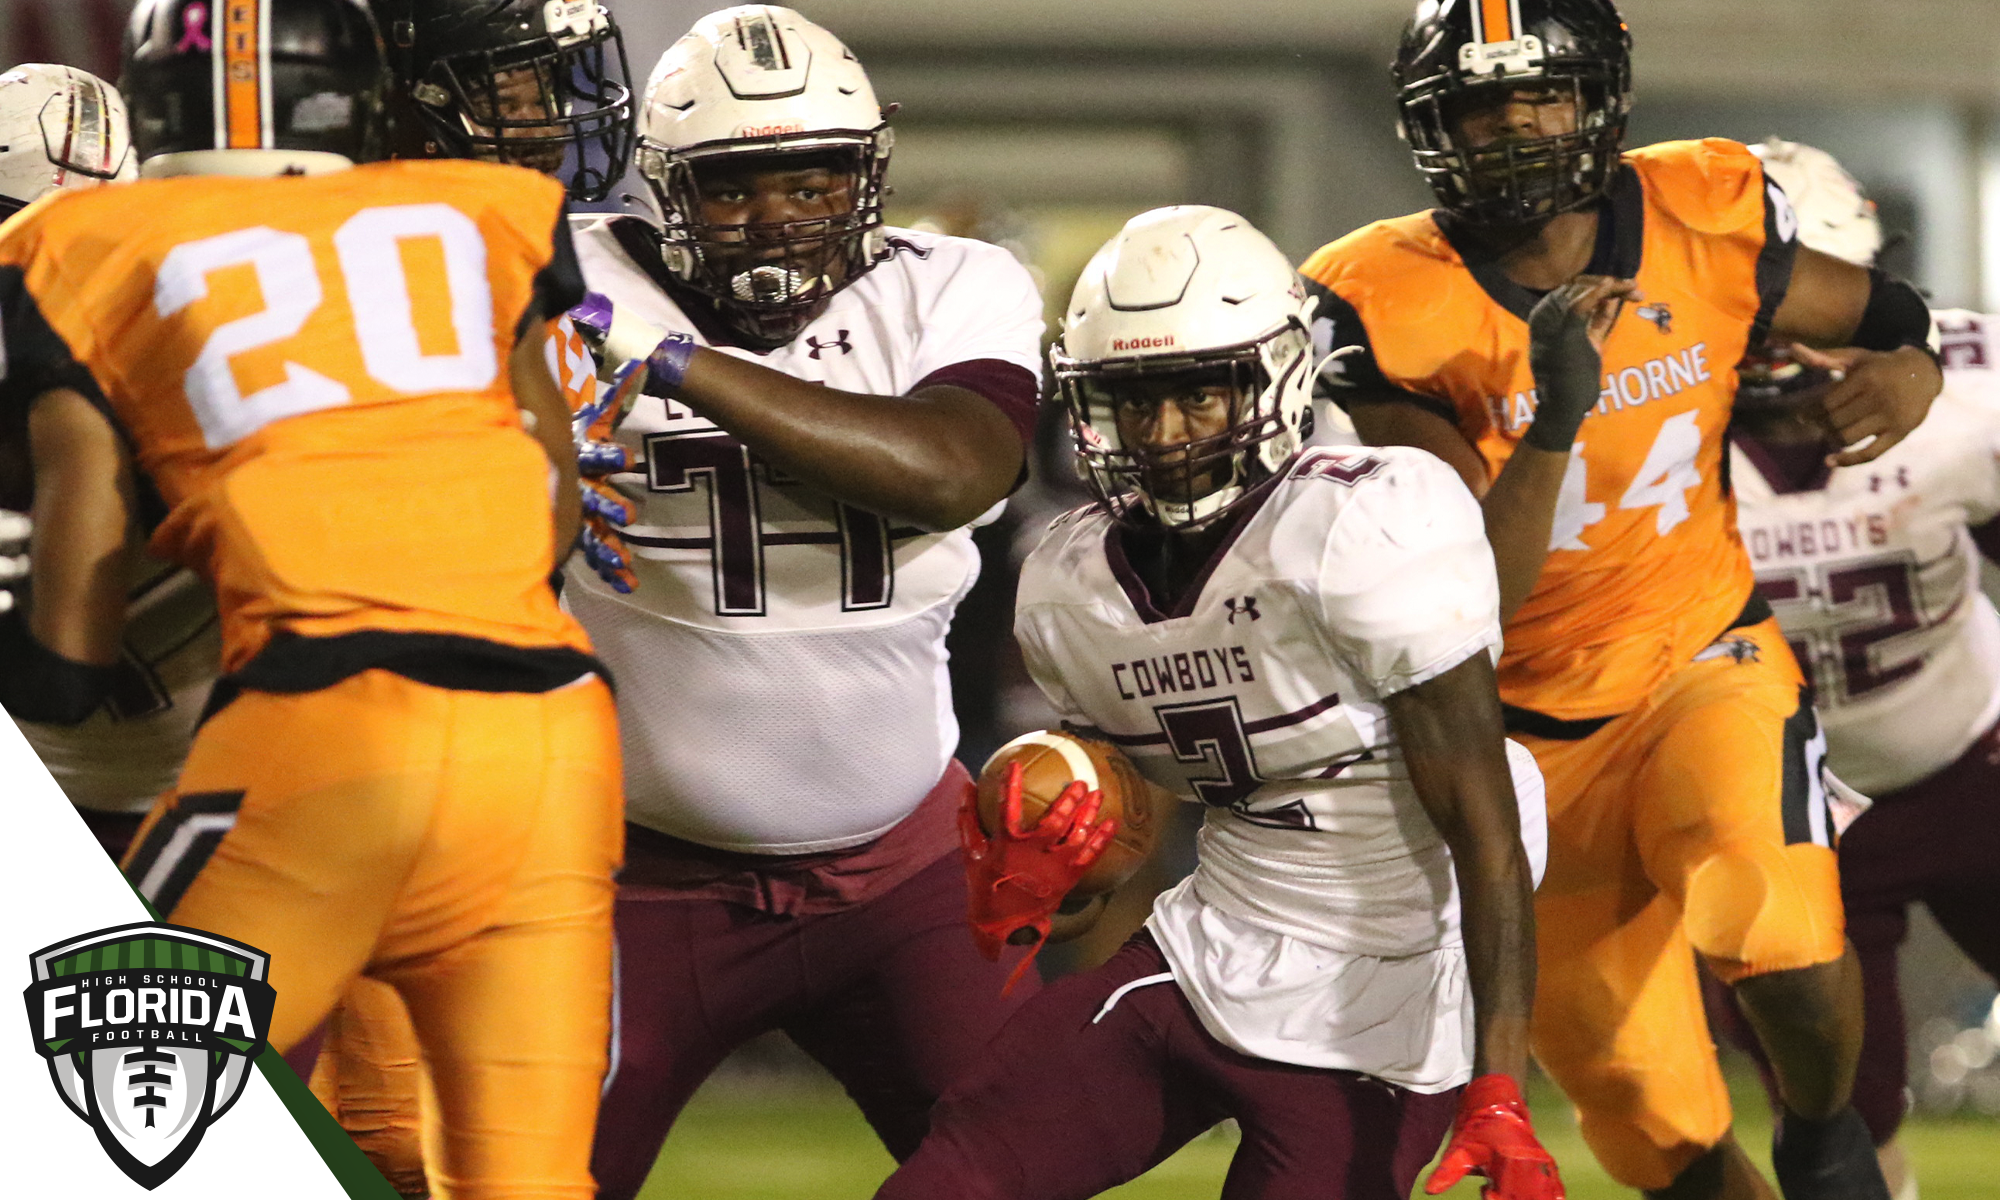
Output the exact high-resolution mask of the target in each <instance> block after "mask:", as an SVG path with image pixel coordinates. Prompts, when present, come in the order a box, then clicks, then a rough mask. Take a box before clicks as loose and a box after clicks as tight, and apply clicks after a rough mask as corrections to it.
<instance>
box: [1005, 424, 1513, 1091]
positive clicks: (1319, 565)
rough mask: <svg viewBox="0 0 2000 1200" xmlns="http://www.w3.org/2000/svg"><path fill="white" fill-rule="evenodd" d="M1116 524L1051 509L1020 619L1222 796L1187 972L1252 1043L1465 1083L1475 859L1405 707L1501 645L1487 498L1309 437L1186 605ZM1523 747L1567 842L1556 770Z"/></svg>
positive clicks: (1226, 1027) (1178, 899)
mask: <svg viewBox="0 0 2000 1200" xmlns="http://www.w3.org/2000/svg"><path fill="white" fill-rule="evenodd" d="M1113 528H1114V526H1113V525H1112V522H1111V519H1110V518H1109V517H1108V516H1107V515H1105V514H1104V513H1103V512H1102V511H1100V510H1095V509H1084V510H1079V511H1078V512H1075V513H1071V514H1067V515H1065V516H1063V517H1061V518H1058V519H1057V521H1056V522H1055V523H1054V524H1053V525H1051V527H1050V529H1049V532H1048V534H1047V535H1046V537H1044V539H1043V541H1042V543H1041V545H1040V546H1038V547H1037V548H1036V549H1035V551H1034V552H1033V553H1032V554H1031V555H1030V556H1029V557H1028V560H1027V563H1026V565H1025V566H1024V567H1023V568H1022V572H1021V585H1020V594H1019V600H1018V602H1017V603H1018V608H1017V610H1016V616H1015V634H1016V636H1017V637H1018V638H1019V640H1020V642H1021V648H1022V652H1023V655H1024V656H1025V658H1026V661H1027V664H1028V669H1029V671H1030V673H1031V674H1032V675H1033V676H1034V678H1035V681H1036V682H1037V683H1038V684H1040V685H1041V687H1042V690H1043V691H1044V692H1046V693H1047V694H1048V696H1049V699H1050V702H1051V703H1052V704H1054V706H1055V707H1056V709H1057V710H1058V712H1060V713H1061V715H1062V716H1063V718H1064V719H1065V720H1066V721H1067V722H1069V723H1070V724H1072V725H1074V726H1077V727H1079V728H1080V729H1082V730H1083V731H1084V732H1086V733H1093V734H1094V735H1095V736H1101V737H1104V738H1105V739H1107V740H1109V741H1111V742H1113V743H1115V744H1117V745H1119V746H1120V747H1122V748H1123V749H1124V750H1125V752H1126V753H1127V754H1129V755H1130V756H1131V757H1132V760H1133V762H1134V764H1135V765H1137V766H1138V768H1139V769H1140V770H1141V771H1143V772H1144V773H1145V774H1146V775H1147V776H1148V777H1149V778H1151V779H1152V780H1153V781H1154V782H1156V783H1159V784H1161V785H1162V786H1164V787H1167V788H1169V789H1170V790H1172V791H1174V792H1176V793H1177V794H1179V795H1180V796H1181V797H1182V798H1183V799H1187V800H1193V801H1196V802H1200V803H1204V804H1205V805H1206V806H1207V810H1206V819H1205V822H1204V824H1203V827H1202V831H1201V838H1200V857H1199V862H1198V864H1197V866H1196V868H1195V872H1194V874H1193V876H1192V877H1190V879H1189V880H1187V881H1186V882H1185V883H1183V884H1182V885H1181V886H1180V887H1178V888H1176V889H1174V890H1173V891H1170V892H1168V893H1167V894H1166V895H1164V896H1162V897H1161V898H1160V900H1159V901H1158V902H1157V903H1156V905H1155V907H1154V912H1153V916H1152V920H1151V921H1150V923H1149V925H1150V928H1151V929H1152V931H1153V934H1154V936H1155V938H1156V939H1157V940H1158V941H1159V943H1160V946H1161V948H1162V950H1163V952H1164V953H1165V955H1166V957H1167V961H1168V963H1169V964H1170V965H1171V966H1172V968H1173V973H1174V978H1175V981H1176V982H1177V983H1178V984H1179V985H1180V987H1181V988H1182V990H1183V991H1184V992H1185V993H1186V994H1187V996H1188V997H1189V1000H1190V1001H1191V1003H1193V1005H1194V1007H1195V1010H1196V1011H1197V1012H1198V1013H1199V1014H1200V1015H1201V1017H1202V1021H1203V1024H1204V1025H1205V1026H1206V1027H1207V1028H1208V1030H1209V1032H1211V1033H1213V1034H1214V1035H1215V1036H1216V1037H1217V1038H1218V1039H1219V1040H1221V1041H1223V1042H1224V1043H1225V1044H1228V1045H1230V1046H1233V1047H1234V1048H1236V1049H1238V1050H1241V1051H1243V1052H1244V1053H1248V1054H1253V1055H1256V1056H1258V1057H1261V1058H1266V1059H1272V1060H1276V1061H1281V1062H1293V1063H1300V1064H1303V1065H1308V1066H1320V1067H1337V1068H1343V1069H1348V1070H1356V1071H1362V1072H1365V1073H1367V1074H1370V1075H1374V1076H1377V1077H1379V1078H1383V1079H1387V1080H1389V1081H1390V1082H1392V1083H1396V1084H1398V1085H1400V1086H1404V1087H1409V1088H1412V1089H1414V1090H1418V1091H1427V1092H1435V1091H1440V1090H1443V1089H1445V1088H1449V1087H1453V1086H1456V1085H1457V1084H1460V1083H1463V1082H1464V1081H1465V1080H1466V1079H1467V1078H1469V1076H1470V1072H1471V1062H1472V1059H1471V1053H1472V1041H1471V1024H1470V1022H1471V1012H1470V1004H1469V1000H1468V996H1467V989H1466V978H1465V961H1464V952H1463V948H1462V945H1461V943H1460V938H1459V928H1458V904H1457V899H1456V896H1457V889H1456V882H1455V878H1454V875H1453V871H1452V862H1451V855H1450V852H1449V851H1448V850H1447V849H1446V847H1445V844H1444V841H1443V839H1442V838H1441V837H1440V836H1439V835H1438V833H1437V830H1436V829H1435V828H1434V827H1433V826H1432V824H1431V822H1430V819H1429V817H1428V816H1427V815H1426V814H1425V813H1424V811H1423V807H1422V805H1421V803H1420V802H1419V801H1418V799H1417V796H1416V792H1415V790H1414V789H1413V788H1412V787H1411V786H1410V783H1409V779H1408V775H1407V773H1406V771H1405V768H1404V765H1403V763H1402V761H1401V756H1400V752H1399V750H1398V748H1397V746H1396V743H1395V740H1394V738H1393V737H1392V736H1391V733H1390V729H1389V722H1388V719H1387V717H1386V715H1385V713H1384V710H1383V708H1382V704H1381V701H1382V699H1383V697H1385V696H1389V695H1393V694H1394V693H1396V692H1399V691H1402V690H1404V689H1406V688H1409V687H1413V686H1415V685H1417V684H1420V683H1423V682H1424V681H1426V680H1428V679H1431V678H1434V677H1435V676H1437V675H1439V674H1442V673H1443V672H1445V671H1447V670H1449V669H1450V668H1452V667H1454V666H1457V665H1458V664H1459V663H1461V662H1463V661H1465V660H1466V659H1467V658H1469V657H1470V656H1472V655H1474V654H1485V653H1491V652H1493V651H1495V650H1496V649H1497V647H1498V646H1499V643H1500V618H1499V587H1498V583H1497V581H1496V578H1495V575H1494V566H1493V552H1492V549H1491V548H1490V547H1489V546H1488V544H1487V541H1486V535H1485V528H1484V523H1483V521H1482V519H1481V516H1480V510H1479V505H1478V503H1477V502H1476V501H1474V500H1473V498H1472V496H1471V495H1470V493H1468V492H1467V491H1466V489H1465V485H1464V484H1463V483H1462V482H1460V480H1459V478H1458V476H1457V474H1455V473H1454V472H1453V471H1452V470H1451V469H1450V468H1449V467H1447V466H1445V465H1444V464H1443V463H1442V462H1440V461H1439V460H1437V459H1435V458H1433V457H1431V456H1430V455H1428V454H1426V453H1424V452H1423V451H1421V450H1414V449H1409V448H1402V447H1385V448H1368V449H1361V448H1355V449H1335V448H1320V449H1311V450H1307V451H1306V452H1305V453H1304V454H1302V455H1301V456H1300V457H1299V458H1298V460H1297V461H1296V462H1295V464H1294V465H1293V467H1292V468H1291V469H1290V471H1289V472H1288V473H1287V475H1286V477H1285V478H1284V479H1283V480H1281V481H1279V482H1278V483H1277V484H1276V485H1274V487H1273V488H1272V490H1271V491H1270V493H1269V494H1268V496H1267V497H1266V498H1265V499H1264V500H1263V502H1262V506H1261V507H1260V508H1259V509H1258V511H1257V512H1256V513H1254V514H1253V515H1251V516H1250V517H1249V518H1248V519H1247V520H1246V521H1245V522H1244V523H1243V524H1242V526H1241V527H1240V528H1239V529H1238V531H1237V533H1236V534H1235V536H1234V537H1233V539H1232V540H1231V541H1230V542H1229V543H1228V545H1227V546H1226V548H1225V549H1223V550H1222V551H1219V552H1218V558H1217V560H1216V561H1215V563H1214V564H1213V565H1212V571H1211V573H1210V574H1209V575H1208V576H1207V577H1206V579H1205V580H1203V581H1201V582H1199V583H1198V584H1197V585H1196V586H1195V589H1194V590H1193V591H1192V592H1191V593H1190V595H1189V596H1188V597H1187V598H1185V599H1183V600H1182V602H1181V604H1180V606H1179V607H1178V608H1176V609H1175V611H1173V612H1171V613H1160V612H1158V611H1157V610H1155V609H1154V607H1153V606H1152V603H1151V601H1150V600H1149V599H1148V598H1147V596H1146V593H1145V590H1144V587H1143V585H1141V584H1140V583H1139V582H1138V580H1137V576H1136V575H1135V574H1134V573H1133V572H1132V570H1131V568H1130V567H1129V566H1128V565H1127V564H1126V563H1125V561H1124V558H1123V552H1122V550H1121V549H1120V543H1119V542H1118V540H1117V539H1116V538H1114V537H1112V536H1111V535H1112V531H1113ZM1509 750H1510V758H1512V759H1513V760H1514V762H1515V766H1516V770H1515V775H1516V779H1517V784H1516V790H1517V792H1518V793H1520V798H1521V800H1522V805H1523V829H1524V840H1526V841H1528V842H1529V843H1530V845H1531V856H1532V857H1541V854H1540V851H1541V850H1542V849H1543V848H1544V847H1545V845H1546V841H1545V836H1544V829H1545V822H1544V820H1543V815H1542V807H1541V799H1540V776H1539V774H1538V773H1536V772H1535V770H1534V767H1533V760H1532V759H1531V758H1529V756H1528V755H1527V753H1526V751H1524V750H1522V749H1520V748H1519V747H1514V746H1511V745H1510V748H1509Z"/></svg>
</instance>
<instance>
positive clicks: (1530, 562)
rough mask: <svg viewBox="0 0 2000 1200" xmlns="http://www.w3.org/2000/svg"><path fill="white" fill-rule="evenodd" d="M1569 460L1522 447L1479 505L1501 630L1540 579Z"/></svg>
mask: <svg viewBox="0 0 2000 1200" xmlns="http://www.w3.org/2000/svg"><path fill="white" fill-rule="evenodd" d="M1569 457H1570V456H1569V455H1568V454H1557V453H1554V452H1551V451H1548V450H1538V449H1536V448H1535V447H1533V446H1530V445H1527V444H1526V443H1522V444H1521V445H1519V446H1516V447H1515V448H1514V454H1513V456H1512V457H1511V458H1509V459H1508V460H1507V465H1506V467H1505V468H1503V469H1502V470H1501V472H1500V477H1499V478H1497V479H1495V480H1494V481H1493V486H1492V487H1491V488H1489V489H1487V492H1486V496H1485V498H1484V499H1482V500H1481V501H1480V506H1481V508H1482V509H1484V511H1485V514H1486V540H1487V541H1489V542H1491V543H1492V544H1493V562H1494V566H1495V567H1496V568H1497V570H1498V572H1499V576H1500V620H1501V623H1502V624H1505V623H1506V622H1507V621H1509V620H1511V619H1512V618H1513V616H1514V612H1515V610H1517V609H1519V608H1520V607H1521V605H1522V604H1523V603H1524V602H1525V601H1526V600H1527V599H1528V593H1530V592H1532V591H1534V589H1535V583H1536V581H1537V580H1539V579H1540V578H1541V577H1542V564H1543V563H1545V562H1547V561H1548V557H1549V541H1550V539H1551V535H1552V533H1553V532H1554V529H1555V514H1556V503H1557V501H1558V500H1559V499H1560V498H1561V496H1562V484H1563V476H1564V475H1565V474H1567V473H1568V471H1569Z"/></svg>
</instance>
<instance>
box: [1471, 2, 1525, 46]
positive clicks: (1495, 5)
mask: <svg viewBox="0 0 2000 1200" xmlns="http://www.w3.org/2000/svg"><path fill="white" fill-rule="evenodd" d="M1519 3H1520V0H1473V9H1472V25H1473V28H1472V40H1473V41H1475V42H1511V41H1513V40H1514V39H1515V38H1517V37H1519V36H1520V33H1519V28H1520V21H1519V15H1520V14H1519V8H1518V6H1519Z"/></svg>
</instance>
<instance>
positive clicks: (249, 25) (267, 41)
mask: <svg viewBox="0 0 2000 1200" xmlns="http://www.w3.org/2000/svg"><path fill="white" fill-rule="evenodd" d="M220 8H221V10H222V13H221V16H222V22H221V23H222V30H221V35H222V36H221V38H220V40H219V44H220V46H221V47H222V80H221V88H220V91H221V98H222V102H223V103H222V109H223V113H222V114H219V115H221V116H222V118H223V119H222V120H219V121H218V122H217V124H218V125H219V126H220V128H218V129H217V131H216V132H217V133H219V134H221V135H222V138H223V140H222V142H221V147H220V148H223V149H229V150H257V149H261V148H264V147H266V146H268V145H270V139H271V107H270V99H271V81H270V79H269V77H268V75H267V72H266V71H265V69H264V68H265V64H267V63H269V62H270V60H271V22H270V15H271V14H270V0H221V3H220Z"/></svg>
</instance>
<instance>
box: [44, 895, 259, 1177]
mask: <svg viewBox="0 0 2000 1200" xmlns="http://www.w3.org/2000/svg"><path fill="white" fill-rule="evenodd" d="M29 962H30V963H31V964H32V966H33V970H34V979H35V981H34V982H33V983H31V984H29V985H28V989H27V993H26V995H27V1001H28V1022H29V1024H30V1025H31V1026H32V1027H33V1028H34V1032H35V1049H36V1051H37V1052H39V1053H40V1054H41V1055H42V1057H44V1058H46V1059H48V1060H49V1075H50V1077H51V1078H53V1079H54V1080H55V1085H56V1092H57V1094H59V1095H60V1096H62V1098H63V1103H65V1104H67V1105H69V1107H70V1109H71V1110H72V1111H73V1112H75V1113H76V1115H77V1116H79V1117H82V1118H83V1119H84V1120H86V1121H88V1122H90V1127H91V1128H92V1129H95V1130H96V1131H97V1140H98V1142H99V1144H101V1145H102V1146H103V1147H104V1152H105V1153H106V1154H109V1155H110V1156H111V1161H112V1162H114V1163H116V1164H118V1169H119V1170H121V1171H123V1172H125V1174H127V1175H129V1176H131V1177H132V1179H133V1181H134V1182H136V1183H138V1184H139V1185H140V1186H142V1187H145V1188H148V1189H151V1188H156V1187H158V1186H159V1185H160V1184H162V1183H165V1182H166V1181H167V1179H168V1178H170V1177H171V1176H172V1175H173V1174H174V1172H176V1171H178V1170H180V1169H181V1167H182V1165H183V1164H185V1163H186V1162H187V1160H188V1158H189V1156H191V1155H192V1154H193V1153H194V1150H195V1147H196V1146H198V1145H200V1144H201V1137H202V1134H203V1133H205V1132H206V1131H207V1129H208V1127H209V1125H210V1124H212V1123H213V1122H214V1121H215V1120H216V1118H218V1117H220V1116H222V1114H223V1113H226V1112H228V1111H229V1107H230V1105H232V1104H234V1103H236V1100H237V1098H238V1097H239V1096H241V1095H242V1094H243V1085H244V1083H245V1082H247V1081H248V1079H249V1072H250V1069H251V1063H252V1062H253V1061H254V1060H255V1059H256V1057H257V1054H258V1052H259V1051H261V1050H262V1049H263V1048H264V1037H265V1034H266V1033H267V1032H268V1031H269V1029H270V1024H271V1005H272V1001H273V999H274V996H275V994H274V993H273V992H272V991H271V985H270V984H269V983H266V982H265V980H264V975H265V970H266V968H267V967H268V966H269V964H270V958H269V956H268V955H266V954H264V953H263V952H262V951H259V950H255V949H252V948H251V947H249V946H246V945H244V944H243V943H241V942H236V941H231V940H230V939H228V938H224V937H217V936H216V935H214V934H211V933H203V932H201V931H200V930H195V929H183V928H180V927H179V926H175V925H155V924H151V923H148V922H140V923H138V924H134V925H120V926H117V927H115V928H112V929H101V930H99V931H97V932H96V933H90V934H85V935H83V936H82V937H77V938H71V939H69V940H68V941H64V942H58V943H57V944H55V945H53V946H48V947H46V948H44V949H41V950H38V951H36V952H35V953H34V954H32V955H30V956H29Z"/></svg>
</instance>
